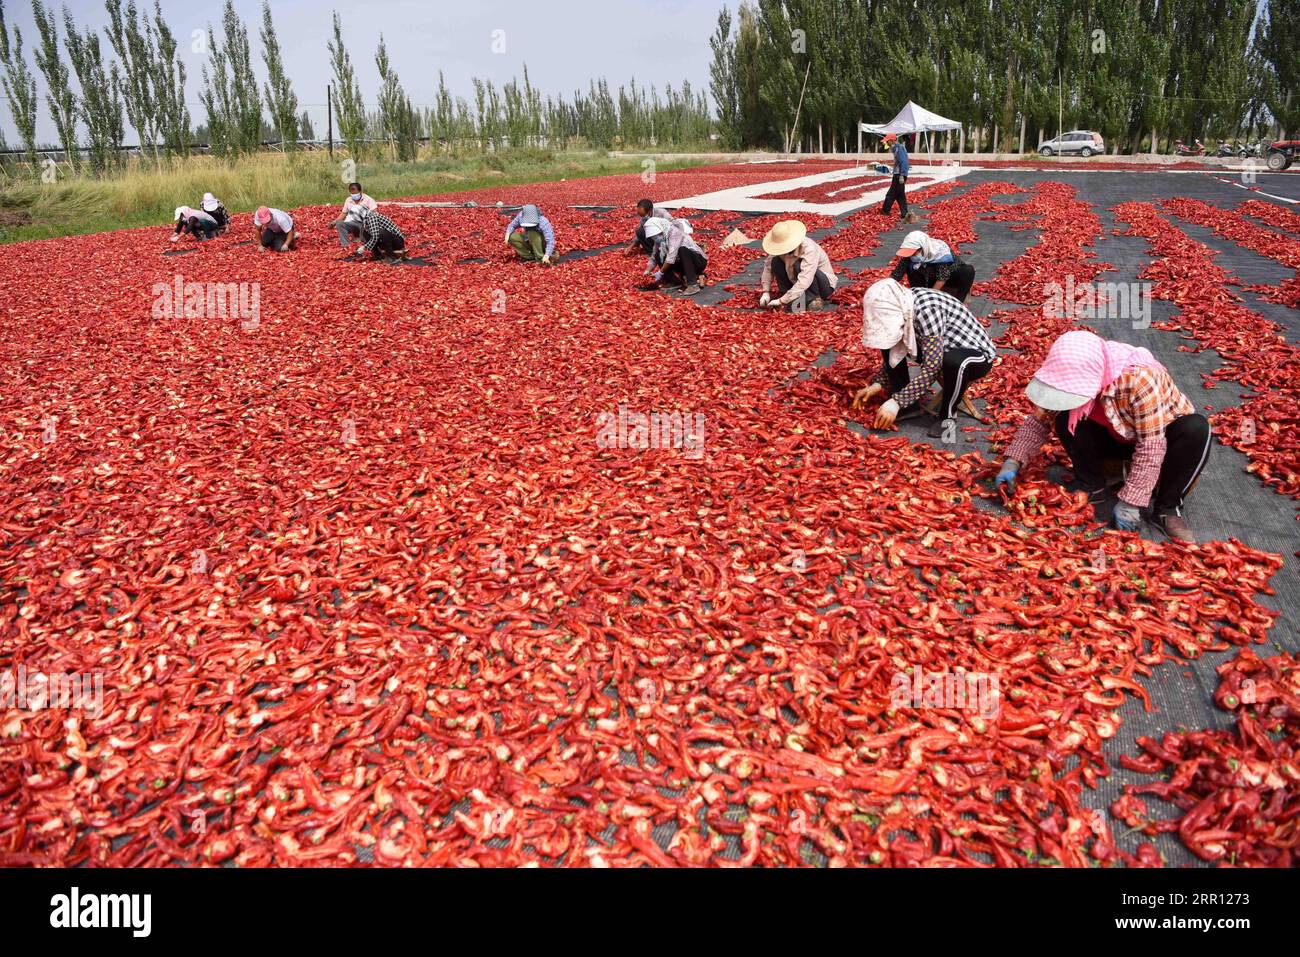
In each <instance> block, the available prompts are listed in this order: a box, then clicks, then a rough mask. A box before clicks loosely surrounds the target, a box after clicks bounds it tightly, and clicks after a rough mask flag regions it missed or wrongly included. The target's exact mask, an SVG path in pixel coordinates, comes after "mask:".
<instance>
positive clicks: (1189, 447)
mask: <svg viewBox="0 0 1300 957" xmlns="http://www.w3.org/2000/svg"><path fill="white" fill-rule="evenodd" d="M1069 420H1070V413H1068V412H1061V413H1060V414H1058V415H1057V417H1056V434H1057V436H1058V437H1059V438H1060V440H1061V445H1063V446H1064V447H1065V451H1066V453H1067V454H1068V455H1069V456H1070V465H1071V467H1072V468H1073V469H1074V475H1075V477H1076V478H1077V479H1078V480H1079V482H1080V483H1081V484H1082V485H1084V486H1085V487H1086V488H1101V487H1102V486H1103V485H1105V473H1104V470H1103V463H1104V462H1105V461H1106V460H1108V459H1120V460H1123V461H1128V460H1130V459H1132V458H1133V450H1134V448H1135V446H1134V445H1132V444H1131V443H1128V442H1121V441H1120V440H1119V439H1117V438H1115V436H1114V435H1112V434H1111V432H1110V430H1109V429H1107V428H1106V427H1105V426H1103V425H1101V424H1099V423H1097V422H1093V421H1092V420H1090V419H1084V420H1083V421H1081V422H1080V423H1079V425H1078V427H1077V428H1075V430H1074V434H1073V435H1071V434H1070V432H1069V428H1068V425H1069ZM1165 442H1166V443H1167V448H1166V449H1165V461H1164V463H1163V464H1162V465H1161V466H1160V481H1159V482H1157V483H1156V491H1155V496H1154V497H1153V500H1152V511H1153V512H1154V513H1155V514H1156V515H1167V514H1169V513H1170V512H1177V511H1178V510H1179V509H1181V508H1182V506H1183V500H1184V499H1185V498H1186V497H1187V493H1188V492H1190V491H1191V490H1192V486H1193V485H1195V484H1196V480H1197V479H1198V478H1199V477H1200V475H1201V471H1202V470H1203V469H1204V468H1205V463H1206V462H1207V461H1208V460H1209V457H1210V445H1211V438H1210V422H1209V420H1208V419H1206V418H1205V416H1203V415H1198V414H1196V413H1192V414H1190V415H1184V416H1180V417H1178V418H1177V419H1174V421H1172V422H1170V423H1169V425H1167V426H1166V427H1165Z"/></svg>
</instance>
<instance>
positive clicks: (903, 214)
mask: <svg viewBox="0 0 1300 957" xmlns="http://www.w3.org/2000/svg"><path fill="white" fill-rule="evenodd" d="M884 143H885V146H886V147H888V148H889V150H890V152H892V153H893V154H894V167H893V170H892V172H893V174H894V176H893V179H892V180H891V181H890V184H889V190H888V192H886V193H885V205H884V206H882V207H881V208H880V211H881V213H883V214H884V215H886V216H888V215H889V210H890V208H891V207H892V206H893V205H894V203H895V202H897V203H898V217H899V219H904V220H907V219H909V216H908V212H907V174H908V171H909V169H910V168H911V164H910V163H909V162H908V159H907V147H906V146H905V145H904V144H903V141H902V140H900V139H899V138H898V136H897V135H895V134H894V133H886V134H885V137H884Z"/></svg>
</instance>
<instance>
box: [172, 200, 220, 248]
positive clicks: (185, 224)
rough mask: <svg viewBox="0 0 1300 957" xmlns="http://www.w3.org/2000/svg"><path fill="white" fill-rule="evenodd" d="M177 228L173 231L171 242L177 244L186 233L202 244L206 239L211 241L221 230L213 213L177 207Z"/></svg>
mask: <svg viewBox="0 0 1300 957" xmlns="http://www.w3.org/2000/svg"><path fill="white" fill-rule="evenodd" d="M174 217H175V220H176V228H175V229H174V230H173V231H172V235H171V241H172V242H176V240H178V239H180V238H181V236H182V235H183V234H185V233H189V234H190V235H191V236H193V237H194V238H195V239H197V240H199V242H202V241H203V240H205V239H211V238H212V237H213V236H215V235H216V234H217V231H218V230H219V229H220V228H221V226H220V224H219V223H218V222H217V220H216V218H215V217H214V216H213V215H212V214H211V213H205V212H204V211H203V210H201V209H191V208H190V207H188V206H177V207H176V212H175V214H174Z"/></svg>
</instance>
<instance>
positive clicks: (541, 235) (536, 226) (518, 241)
mask: <svg viewBox="0 0 1300 957" xmlns="http://www.w3.org/2000/svg"><path fill="white" fill-rule="evenodd" d="M516 229H517V230H519V231H518V232H515V230H516ZM506 245H507V246H509V247H510V248H511V249H513V250H514V251H515V255H516V256H518V257H519V258H520V259H522V260H523V261H524V262H526V263H531V262H538V261H540V262H541V264H542V265H543V266H549V265H550V264H551V257H552V256H553V255H555V227H554V226H552V225H551V221H550V220H549V219H547V218H546V217H545V216H543V215H542V211H541V210H540V209H538V208H537V207H536V206H533V205H531V204H529V205H528V206H525V207H524V208H523V209H521V210H519V212H517V213H516V214H515V218H514V219H512V220H510V225H509V226H507V227H506Z"/></svg>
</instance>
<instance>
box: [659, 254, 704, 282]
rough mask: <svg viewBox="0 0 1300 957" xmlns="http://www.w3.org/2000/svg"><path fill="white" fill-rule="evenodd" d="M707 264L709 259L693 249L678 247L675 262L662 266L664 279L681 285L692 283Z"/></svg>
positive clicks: (702, 272) (701, 273)
mask: <svg viewBox="0 0 1300 957" xmlns="http://www.w3.org/2000/svg"><path fill="white" fill-rule="evenodd" d="M708 264H709V261H708V260H707V259H705V258H704V257H703V256H701V255H700V254H699V253H697V252H696V251H695V250H694V249H678V250H677V262H675V263H673V264H672V265H671V266H664V279H665V280H668V281H671V282H673V283H677V284H679V285H682V286H690V285H694V283H695V281H696V280H697V279H699V278H700V276H702V275H703V274H704V270H705V268H706V267H707V266H708Z"/></svg>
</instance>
